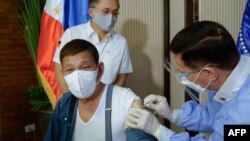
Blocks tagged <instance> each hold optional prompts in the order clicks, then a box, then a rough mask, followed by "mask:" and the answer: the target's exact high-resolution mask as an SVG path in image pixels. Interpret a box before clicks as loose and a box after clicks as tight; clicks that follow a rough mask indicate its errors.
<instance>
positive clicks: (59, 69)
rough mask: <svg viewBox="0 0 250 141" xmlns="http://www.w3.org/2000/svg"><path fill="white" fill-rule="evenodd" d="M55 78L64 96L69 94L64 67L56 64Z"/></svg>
mask: <svg viewBox="0 0 250 141" xmlns="http://www.w3.org/2000/svg"><path fill="white" fill-rule="evenodd" d="M55 76H56V81H57V83H58V86H59V88H60V90H61V93H62V94H64V93H66V92H68V91H69V90H68V87H67V85H66V82H65V81H64V78H63V74H62V65H61V64H59V63H55Z"/></svg>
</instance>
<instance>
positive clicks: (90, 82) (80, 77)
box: [64, 70, 97, 99]
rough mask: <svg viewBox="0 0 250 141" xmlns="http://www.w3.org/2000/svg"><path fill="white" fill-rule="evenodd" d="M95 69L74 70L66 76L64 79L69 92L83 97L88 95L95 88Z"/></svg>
mask: <svg viewBox="0 0 250 141" xmlns="http://www.w3.org/2000/svg"><path fill="white" fill-rule="evenodd" d="M96 77H97V70H95V71H83V70H76V71H74V72H72V73H70V74H68V75H66V76H64V80H65V81H66V83H67V85H68V88H69V90H70V92H71V93H72V94H73V95H74V96H75V97H77V98H80V99H84V98H88V97H90V96H91V95H92V94H93V93H94V91H95V88H96V84H97V81H96Z"/></svg>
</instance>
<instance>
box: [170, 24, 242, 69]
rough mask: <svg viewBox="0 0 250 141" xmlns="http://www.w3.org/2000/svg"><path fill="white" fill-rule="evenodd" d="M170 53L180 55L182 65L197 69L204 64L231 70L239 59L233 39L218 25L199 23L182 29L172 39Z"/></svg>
mask: <svg viewBox="0 0 250 141" xmlns="http://www.w3.org/2000/svg"><path fill="white" fill-rule="evenodd" d="M170 51H171V52H172V53H174V54H178V55H181V59H182V60H183V62H184V64H185V65H186V66H188V67H191V68H199V67H202V66H204V65H206V64H210V65H214V66H217V67H218V68H220V69H224V70H229V69H233V68H234V67H235V66H236V65H237V63H238V62H239V59H240V54H239V52H238V50H237V47H236V44H235V42H234V39H233V38H232V36H231V35H230V33H229V32H228V31H227V30H226V29H225V28H224V27H223V26H222V25H221V24H219V23H216V22H212V21H199V22H195V23H193V24H192V25H190V26H188V27H186V28H184V29H182V30H181V31H180V32H179V33H177V35H176V36H175V37H174V38H173V40H172V42H171V45H170Z"/></svg>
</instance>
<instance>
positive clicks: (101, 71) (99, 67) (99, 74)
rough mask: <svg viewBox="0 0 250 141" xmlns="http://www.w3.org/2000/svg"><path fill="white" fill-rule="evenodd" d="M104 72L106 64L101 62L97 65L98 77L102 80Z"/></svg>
mask: <svg viewBox="0 0 250 141" xmlns="http://www.w3.org/2000/svg"><path fill="white" fill-rule="evenodd" d="M103 72H104V64H103V63H102V62H99V63H98V65H97V77H98V78H100V77H101V76H102V74H103Z"/></svg>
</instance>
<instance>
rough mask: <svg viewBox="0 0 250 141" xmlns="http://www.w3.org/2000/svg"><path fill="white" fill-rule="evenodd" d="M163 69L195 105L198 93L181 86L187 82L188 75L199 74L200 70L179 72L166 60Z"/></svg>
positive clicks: (197, 100)
mask: <svg viewBox="0 0 250 141" xmlns="http://www.w3.org/2000/svg"><path fill="white" fill-rule="evenodd" d="M164 68H165V69H166V70H167V71H168V72H169V73H170V75H171V76H172V77H173V78H174V79H175V80H176V81H177V82H178V84H179V85H180V86H181V87H182V88H183V89H184V90H185V92H186V93H187V94H188V95H189V96H190V98H191V99H193V100H194V101H195V102H196V103H198V102H199V98H198V96H197V95H198V93H197V92H196V91H195V90H193V89H192V88H190V87H188V86H187V85H185V84H183V82H184V81H187V80H188V79H187V77H188V75H190V74H192V73H196V72H200V70H201V69H202V67H201V68H198V69H195V70H192V71H188V72H180V71H179V70H178V69H177V68H176V67H174V66H173V65H172V64H171V63H170V62H169V61H168V59H165V61H164Z"/></svg>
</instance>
